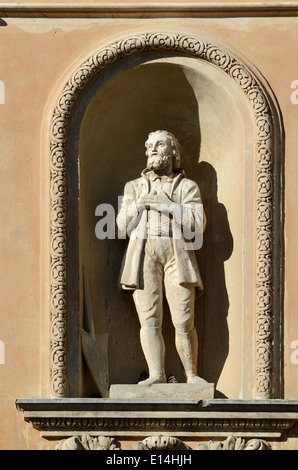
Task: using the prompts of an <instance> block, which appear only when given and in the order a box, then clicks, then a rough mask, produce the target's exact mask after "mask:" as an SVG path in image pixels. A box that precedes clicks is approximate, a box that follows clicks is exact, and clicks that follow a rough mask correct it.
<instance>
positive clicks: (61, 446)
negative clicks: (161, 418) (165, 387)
mask: <svg viewBox="0 0 298 470" xmlns="http://www.w3.org/2000/svg"><path fill="white" fill-rule="evenodd" d="M132 449H133V450H137V451H140V450H150V451H160V450H168V451H173V450H174V451H175V450H180V451H181V450H182V451H183V450H192V449H191V448H190V447H189V446H188V445H187V444H185V443H184V442H182V441H181V440H180V439H178V438H177V437H172V436H163V435H157V436H150V437H146V439H144V440H143V441H139V442H138V443H137V444H133V445H132ZM56 450H97V451H98V450H113V451H115V450H120V447H118V446H117V444H116V442H115V439H114V438H110V437H105V436H99V437H92V436H90V434H88V433H83V434H82V435H81V436H72V437H69V438H67V439H63V440H61V441H60V442H58V444H57V445H56ZM195 450H196V451H198V450H199V451H200V450H233V451H234V450H272V448H271V445H270V444H269V443H268V442H267V441H265V440H263V439H250V440H248V441H246V440H245V439H244V438H242V437H235V436H233V435H232V434H231V435H230V436H228V437H227V439H226V440H225V441H209V442H207V443H200V444H198V446H197V449H195Z"/></svg>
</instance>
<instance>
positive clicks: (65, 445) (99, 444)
mask: <svg viewBox="0 0 298 470" xmlns="http://www.w3.org/2000/svg"><path fill="white" fill-rule="evenodd" d="M56 450H120V449H119V447H117V445H116V444H115V439H114V438H113V437H112V438H111V437H105V436H99V437H92V436H90V434H88V433H84V434H82V435H81V436H73V437H69V438H68V439H63V440H62V441H60V442H59V443H58V444H57V446H56Z"/></svg>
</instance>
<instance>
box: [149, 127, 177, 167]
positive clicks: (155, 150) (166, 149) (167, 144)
mask: <svg viewBox="0 0 298 470" xmlns="http://www.w3.org/2000/svg"><path fill="white" fill-rule="evenodd" d="M147 157H148V158H147V168H148V169H150V170H164V169H165V168H167V167H168V166H169V165H171V163H172V157H173V149H172V145H171V139H170V138H169V137H168V136H167V135H166V134H163V133H160V132H155V133H154V134H151V135H150V136H149V138H148V141H147Z"/></svg>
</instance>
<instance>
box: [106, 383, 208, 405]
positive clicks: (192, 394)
mask: <svg viewBox="0 0 298 470" xmlns="http://www.w3.org/2000/svg"><path fill="white" fill-rule="evenodd" d="M109 398H113V399H126V400H127V399H139V398H145V399H148V398H169V399H190V398H191V399H193V398H199V399H201V398H204V399H212V398H214V384H212V383H208V382H206V380H203V379H201V380H200V381H199V382H197V383H193V384H188V383H174V384H173V383H166V384H153V385H126V384H116V385H111V387H110V395H109Z"/></svg>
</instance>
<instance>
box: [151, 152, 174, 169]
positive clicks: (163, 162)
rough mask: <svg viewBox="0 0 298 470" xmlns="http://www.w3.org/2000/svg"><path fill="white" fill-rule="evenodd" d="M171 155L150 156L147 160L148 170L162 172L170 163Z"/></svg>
mask: <svg viewBox="0 0 298 470" xmlns="http://www.w3.org/2000/svg"><path fill="white" fill-rule="evenodd" d="M171 158H172V156H171V155H162V156H161V155H152V156H151V157H148V159H147V168H148V170H164V169H165V168H167V167H168V166H169V165H170V163H171Z"/></svg>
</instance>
